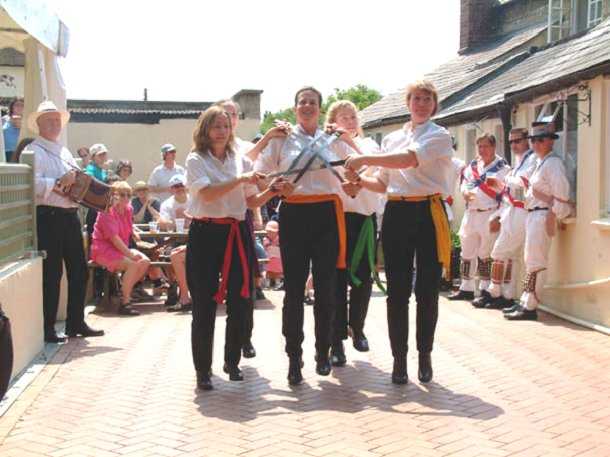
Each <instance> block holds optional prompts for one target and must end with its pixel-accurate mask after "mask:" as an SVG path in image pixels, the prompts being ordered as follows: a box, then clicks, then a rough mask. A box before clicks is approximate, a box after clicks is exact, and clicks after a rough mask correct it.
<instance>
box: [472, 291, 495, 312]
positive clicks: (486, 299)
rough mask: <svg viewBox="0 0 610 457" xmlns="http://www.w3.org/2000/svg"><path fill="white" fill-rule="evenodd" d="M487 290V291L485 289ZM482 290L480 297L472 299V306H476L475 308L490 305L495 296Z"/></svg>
mask: <svg viewBox="0 0 610 457" xmlns="http://www.w3.org/2000/svg"><path fill="white" fill-rule="evenodd" d="M483 292H485V291H483ZM483 292H481V296H480V297H478V298H475V299H474V300H472V306H474V307H475V308H487V305H489V304H490V303H491V302H492V300H493V298H492V296H491V295H489V294H488V293H483Z"/></svg>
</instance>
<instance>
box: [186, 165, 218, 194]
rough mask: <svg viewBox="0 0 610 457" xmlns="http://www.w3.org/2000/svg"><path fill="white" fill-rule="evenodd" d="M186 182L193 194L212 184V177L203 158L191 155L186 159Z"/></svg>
mask: <svg viewBox="0 0 610 457" xmlns="http://www.w3.org/2000/svg"><path fill="white" fill-rule="evenodd" d="M186 169H187V173H186V183H187V186H188V187H189V190H190V192H191V195H193V196H194V195H197V194H198V193H199V191H200V190H201V189H204V188H205V187H208V186H209V185H210V184H212V181H211V180H210V177H209V176H208V175H207V173H206V171H205V166H204V164H203V159H201V158H200V157H197V156H196V155H191V156H189V157H188V159H187V161H186Z"/></svg>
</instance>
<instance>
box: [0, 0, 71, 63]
mask: <svg viewBox="0 0 610 457" xmlns="http://www.w3.org/2000/svg"><path fill="white" fill-rule="evenodd" d="M30 37H32V38H35V39H36V40H37V41H38V42H39V43H40V44H42V45H43V46H44V47H46V48H47V49H48V50H49V51H51V52H52V53H53V54H56V55H58V56H61V57H65V56H66V54H67V53H68V44H69V37H70V33H69V29H68V27H67V26H66V25H65V24H64V23H63V22H62V21H61V20H60V19H59V17H58V16H57V14H55V13H54V12H53V11H52V10H51V9H50V8H49V6H48V5H47V3H46V2H45V1H44V0H0V42H2V43H3V45H4V44H6V45H10V46H11V47H13V48H15V49H17V50H18V51H21V52H24V51H25V46H24V43H23V42H24V40H25V39H27V38H30Z"/></svg>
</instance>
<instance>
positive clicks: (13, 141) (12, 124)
mask: <svg viewBox="0 0 610 457" xmlns="http://www.w3.org/2000/svg"><path fill="white" fill-rule="evenodd" d="M21 116H23V100H22V99H20V98H16V99H15V100H13V101H12V102H11V103H10V105H9V107H8V115H7V116H6V118H5V119H6V121H5V122H4V125H2V133H3V135H4V150H5V152H6V161H7V162H16V161H15V160H14V159H13V154H14V153H15V150H16V149H17V143H18V142H19V132H20V131H21Z"/></svg>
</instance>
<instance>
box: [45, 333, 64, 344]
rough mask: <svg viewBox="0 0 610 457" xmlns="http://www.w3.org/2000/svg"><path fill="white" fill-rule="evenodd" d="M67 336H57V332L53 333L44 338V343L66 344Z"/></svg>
mask: <svg viewBox="0 0 610 457" xmlns="http://www.w3.org/2000/svg"><path fill="white" fill-rule="evenodd" d="M66 339H67V338H66V336H65V335H63V334H59V335H58V334H57V333H55V332H53V333H47V334H46V335H45V336H44V342H45V343H65V342H66Z"/></svg>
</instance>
